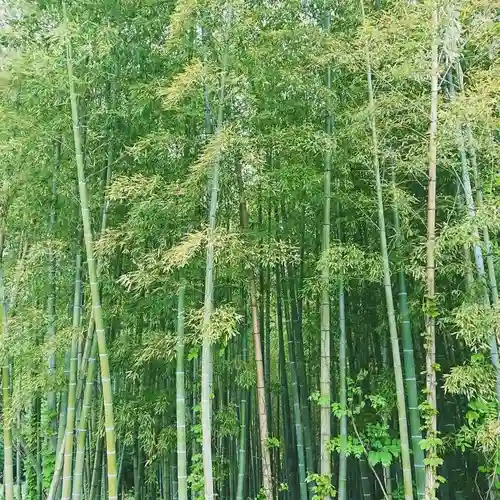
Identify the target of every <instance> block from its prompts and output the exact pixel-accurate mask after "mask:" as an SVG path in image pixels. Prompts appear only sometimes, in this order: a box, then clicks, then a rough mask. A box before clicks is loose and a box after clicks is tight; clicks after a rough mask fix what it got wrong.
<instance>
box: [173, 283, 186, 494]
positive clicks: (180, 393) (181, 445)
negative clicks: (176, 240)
mask: <svg viewBox="0 0 500 500" xmlns="http://www.w3.org/2000/svg"><path fill="white" fill-rule="evenodd" d="M185 293H186V282H185V281H184V280H182V281H181V284H180V286H179V298H178V305H177V353H176V354H177V367H176V371H175V383H176V384H175V385H176V398H175V401H176V414H177V482H178V495H177V498H178V499H179V500H187V498H188V485H187V452H186V386H185V372H184V295H185Z"/></svg>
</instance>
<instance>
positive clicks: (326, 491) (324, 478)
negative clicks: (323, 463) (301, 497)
mask: <svg viewBox="0 0 500 500" xmlns="http://www.w3.org/2000/svg"><path fill="white" fill-rule="evenodd" d="M306 481H307V482H308V483H312V484H313V486H312V491H313V497H312V499H311V500H323V499H324V498H328V497H330V498H333V497H336V496H337V491H336V490H335V488H334V487H333V485H332V480H331V476H330V475H326V474H309V475H308V476H307V478H306Z"/></svg>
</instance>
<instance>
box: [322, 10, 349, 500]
mask: <svg viewBox="0 0 500 500" xmlns="http://www.w3.org/2000/svg"><path fill="white" fill-rule="evenodd" d="M325 31H327V32H329V31H330V12H329V11H328V12H327V14H326V16H325ZM326 86H327V88H328V90H331V88H332V71H331V68H330V67H328V68H327V71H326ZM332 121H333V120H332V116H331V114H330V110H328V115H327V117H326V126H325V128H326V133H327V134H329V135H331V133H332ZM331 170H332V153H331V151H330V149H327V150H326V151H325V155H324V173H323V193H324V200H323V232H322V240H321V250H322V252H323V254H325V255H326V254H327V253H328V250H329V249H330V205H331V175H332V174H331ZM329 286H330V269H329V267H328V265H324V266H323V267H322V269H321V309H320V323H321V349H320V382H319V385H320V395H321V408H320V472H321V474H322V475H323V476H326V477H329V478H331V475H332V465H331V456H330V450H329V449H328V443H329V442H330V439H331V407H330V395H331V378H330V372H331V366H330V365H331V360H330V293H329ZM341 472H342V471H341ZM339 484H340V480H339ZM340 493H341V492H340V488H339V495H340ZM326 498H327V500H328V499H329V498H330V497H326ZM344 500H345V499H344Z"/></svg>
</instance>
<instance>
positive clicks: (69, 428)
mask: <svg viewBox="0 0 500 500" xmlns="http://www.w3.org/2000/svg"><path fill="white" fill-rule="evenodd" d="M81 260H82V257H81V254H80V252H78V253H77V255H76V264H75V267H76V275H75V294H74V302H73V329H74V331H73V338H72V340H71V351H70V365H69V366H70V367H69V390H68V407H67V411H66V438H65V440H64V468H63V486H62V500H70V498H71V484H72V480H73V476H72V470H73V444H74V439H73V433H74V428H75V416H76V403H77V401H76V379H77V370H78V329H79V328H80V302H81V289H82V282H81V277H80V270H81Z"/></svg>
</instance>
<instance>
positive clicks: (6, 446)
mask: <svg viewBox="0 0 500 500" xmlns="http://www.w3.org/2000/svg"><path fill="white" fill-rule="evenodd" d="M4 241H5V233H4V230H2V231H1V232H0V262H2V261H3V249H4ZM0 314H1V315H2V317H1V318H0V328H1V329H2V339H3V345H4V350H5V346H6V345H7V343H6V342H5V339H6V336H7V302H6V299H5V284H4V277H3V262H2V266H1V267H0ZM2 354H3V359H2V415H3V453H4V457H3V460H4V464H3V487H4V497H5V500H14V465H13V464H14V457H13V452H12V424H11V421H10V418H9V408H10V392H9V358H8V356H7V353H6V352H5V351H4V352H3V353H2Z"/></svg>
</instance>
